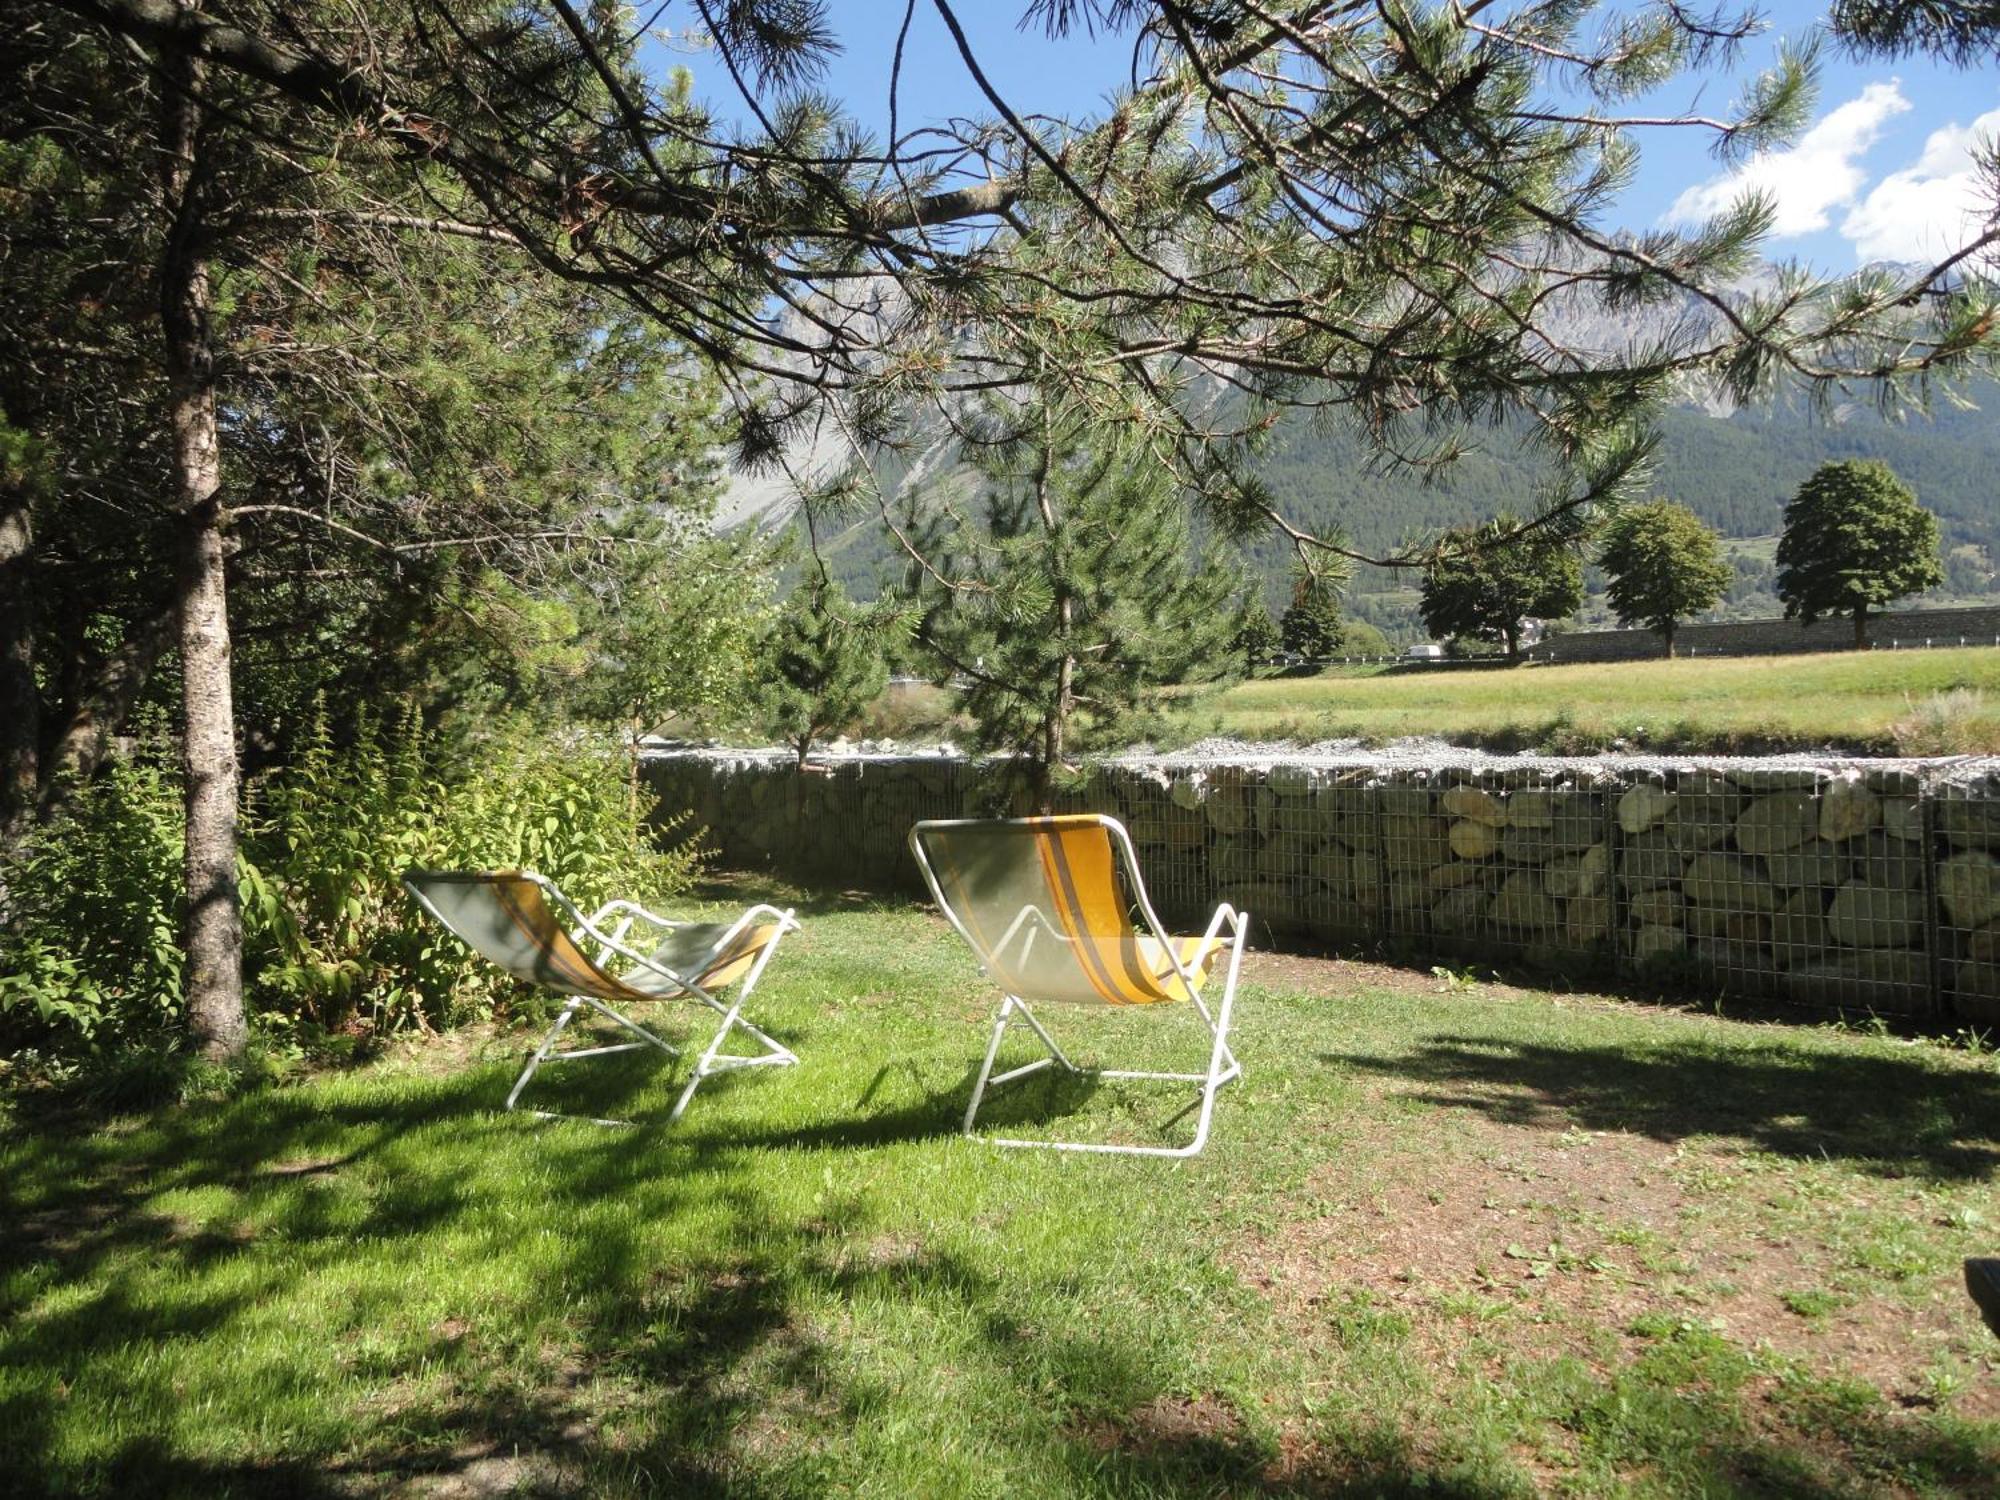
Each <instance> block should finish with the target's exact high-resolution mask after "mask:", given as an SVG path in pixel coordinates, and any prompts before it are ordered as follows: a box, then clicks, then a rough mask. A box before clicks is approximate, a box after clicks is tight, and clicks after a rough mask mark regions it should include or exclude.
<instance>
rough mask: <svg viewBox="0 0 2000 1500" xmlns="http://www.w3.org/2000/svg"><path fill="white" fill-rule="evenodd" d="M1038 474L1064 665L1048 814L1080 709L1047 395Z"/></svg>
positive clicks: (1045, 731) (1051, 733) (1043, 778)
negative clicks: (1053, 489)
mask: <svg viewBox="0 0 2000 1500" xmlns="http://www.w3.org/2000/svg"><path fill="white" fill-rule="evenodd" d="M1038 457H1039V463H1038V466H1037V468H1036V471H1035V504H1036V506H1037V508H1038V509H1039V510H1040V511H1041V515H1042V526H1043V528H1044V529H1045V530H1046V531H1047V532H1048V537H1049V553H1050V555H1051V557H1053V558H1055V559H1056V561H1057V564H1058V566H1057V574H1056V577H1057V582H1056V598H1055V603H1056V629H1057V631H1058V632H1060V634H1061V639H1062V646H1063V658H1062V665H1061V666H1060V667H1058V668H1057V669H1056V697H1055V704H1054V707H1053V708H1052V710H1051V711H1050V712H1049V713H1048V714H1047V715H1045V716H1044V717H1043V719H1042V764H1041V775H1040V778H1039V781H1040V785H1038V786H1037V787H1036V789H1035V790H1036V797H1037V800H1038V801H1039V802H1040V804H1041V806H1040V810H1041V811H1042V812H1044V813H1052V812H1054V811H1055V776H1056V767H1057V766H1059V765H1061V764H1062V758H1063V738H1064V732H1065V730H1066V729H1067V728H1068V725H1069V716H1070V714H1071V713H1072V712H1073V711H1074V710H1075V708H1076V657H1075V656H1074V655H1073V654H1072V653H1071V650H1070V645H1071V634H1072V632H1073V631H1074V629H1075V627H1076V601H1075V599H1074V598H1072V596H1071V594H1070V589H1069V584H1068V582H1067V581H1066V579H1067V572H1066V570H1065V569H1064V568H1063V567H1062V562H1063V558H1062V549H1061V546H1060V542H1061V527H1062V522H1061V519H1060V518H1059V517H1058V516H1057V515H1056V505H1055V497H1054V495H1052V494H1051V493H1050V491H1049V471H1050V469H1051V468H1052V467H1053V466H1054V464H1055V433H1054V430H1053V421H1052V417H1051V413H1050V411H1049V406H1048V397H1047V395H1046V394H1044V395H1043V397H1042V447H1041V452H1040V454H1039V455H1038Z"/></svg>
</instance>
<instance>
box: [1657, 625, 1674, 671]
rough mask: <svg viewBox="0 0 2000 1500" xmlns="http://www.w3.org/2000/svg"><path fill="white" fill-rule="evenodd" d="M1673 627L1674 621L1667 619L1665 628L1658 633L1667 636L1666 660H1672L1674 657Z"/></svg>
mask: <svg viewBox="0 0 2000 1500" xmlns="http://www.w3.org/2000/svg"><path fill="white" fill-rule="evenodd" d="M1674 629H1675V626H1674V623H1673V621H1671V620H1669V621H1668V622H1667V628H1666V629H1665V630H1662V631H1661V632H1660V634H1661V635H1663V636H1665V637H1666V638H1667V660H1668V661H1672V660H1673V659H1674Z"/></svg>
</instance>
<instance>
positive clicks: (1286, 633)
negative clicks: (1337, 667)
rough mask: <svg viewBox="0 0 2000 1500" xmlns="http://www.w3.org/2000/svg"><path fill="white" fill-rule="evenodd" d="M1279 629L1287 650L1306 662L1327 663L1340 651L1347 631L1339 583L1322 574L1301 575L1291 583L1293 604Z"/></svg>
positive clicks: (1287, 610) (1287, 607) (1286, 610)
mask: <svg viewBox="0 0 2000 1500" xmlns="http://www.w3.org/2000/svg"><path fill="white" fill-rule="evenodd" d="M1278 629H1279V631H1280V633H1281V634H1282V635H1283V637H1284V642H1285V649H1286V650H1287V651H1295V652H1297V653H1298V654H1299V655H1300V656H1303V657H1304V658H1305V659H1306V660H1307V661H1325V660H1326V659H1327V658H1328V657H1330V656H1333V655H1334V654H1335V653H1337V652H1338V651H1339V650H1340V642H1341V637H1342V636H1343V635H1344V634H1345V633H1346V628H1345V626H1344V624H1343V623H1342V621H1341V618H1340V593H1339V587H1338V584H1337V583H1336V582H1335V581H1334V580H1333V579H1331V578H1327V577H1324V576H1322V575H1319V574H1312V573H1301V574H1300V575H1299V576H1298V579H1297V580H1296V581H1295V582H1294V583H1293V584H1292V602H1291V603H1290V604H1288V605H1287V606H1286V607H1285V613H1284V616H1283V618H1281V619H1280V620H1279V622H1278Z"/></svg>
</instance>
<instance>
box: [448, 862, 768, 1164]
mask: <svg viewBox="0 0 2000 1500" xmlns="http://www.w3.org/2000/svg"><path fill="white" fill-rule="evenodd" d="M521 874H522V876H523V878H525V879H527V880H529V881H532V882H533V883H534V884H535V885H536V886H538V887H539V888H540V889H541V892H542V894H543V895H544V896H546V897H548V898H549V900H550V902H551V904H552V905H553V906H554V907H555V909H556V910H558V911H562V912H567V913H568V914H569V916H570V918H571V920H572V921H573V922H574V923H575V924H576V933H572V938H575V936H576V934H577V933H581V934H582V935H583V936H584V937H588V938H589V939H590V940H591V941H593V942H595V943H596V944H597V945H598V951H597V953H596V955H595V962H596V963H597V965H598V967H599V968H602V967H603V966H604V961H605V959H606V957H607V956H608V955H610V954H614V953H615V954H617V955H618V956H619V957H621V958H624V959H628V960H630V961H631V962H632V963H633V964H634V965H635V966H636V967H638V968H640V969H643V970H645V971H647V972H648V973H651V974H655V975H658V976H659V977H660V978H662V979H664V980H666V981H667V982H668V983H669V984H670V985H672V986H673V988H671V989H669V990H667V991H665V992H664V993H662V994H659V995H645V996H644V998H645V999H647V1000H656V999H657V1000H677V999H679V998H681V996H683V995H686V996H687V997H688V998H690V999H693V1000H697V1001H699V1002H700V1003H701V1004H703V1005H706V1006H707V1007H708V1008H709V1009H710V1010H712V1011H714V1012H716V1013H717V1014H718V1015H720V1016H721V1017H722V1024H721V1025H720V1026H719V1027H717V1028H716V1032H715V1035H714V1036H713V1037H712V1038H710V1039H709V1043H708V1045H707V1046H706V1047H705V1048H703V1049H702V1053H701V1056H700V1057H699V1058H698V1059H697V1060H696V1062H695V1066H694V1072H693V1074H692V1075H691V1076H690V1077H689V1078H688V1081H687V1085H686V1086H685V1087H684V1088H683V1089H682V1090H681V1092H680V1097H679V1098H678V1099H676V1100H675V1101H674V1107H673V1110H672V1112H671V1113H669V1114H668V1116H667V1123H668V1124H672V1123H674V1122H675V1121H676V1120H678V1119H680V1117H681V1115H682V1114H683V1113H685V1112H686V1110H687V1107H688V1101H690V1100H691V1099H693V1098H694V1092H695V1090H696V1089H698V1088H700V1087H701V1085H702V1083H703V1081H704V1080H706V1079H708V1078H712V1077H714V1076H715V1075H716V1074H717V1073H727V1072H732V1071H734V1070H736V1069H738V1068H787V1067H791V1066H792V1065H793V1064H795V1063H797V1062H798V1060H799V1059H798V1055H797V1054H796V1053H794V1052H793V1051H792V1050H791V1049H790V1048H789V1047H787V1046H785V1045H784V1043H782V1042H780V1041H778V1040H776V1039H775V1038H773V1037H771V1036H770V1035H768V1034H767V1033H766V1032H764V1031H763V1030H762V1029H760V1028H759V1027H757V1026H756V1025H754V1024H753V1023H752V1022H751V1021H750V1020H749V1019H748V1018H747V1017H746V1016H744V1014H743V1002H744V1001H746V1000H747V999H749V998H750V992H751V991H752V990H754V989H756V987H757V981H758V980H759V979H760V978H762V977H763V974H764V967H765V965H766V964H768V963H770V961H771V955H772V954H774V953H776V952H777V951H778V943H779V942H780V940H782V939H783V937H784V935H785V934H786V933H787V932H796V931H799V930H800V928H801V924H800V922H799V921H798V919H797V917H796V916H794V915H793V911H794V909H793V908H789V907H788V908H786V909H785V910H784V911H780V910H778V908H777V907H775V906H767V905H764V904H762V903H759V904H758V905H756V906H752V907H750V908H749V909H748V910H747V911H745V912H744V913H743V915H742V916H740V917H738V918H737V919H736V921H735V922H733V923H732V924H731V925H730V927H729V928H728V930H727V931H726V932H725V933H724V934H723V936H722V937H721V938H720V939H718V940H717V942H716V944H715V947H714V949H713V950H712V952H714V953H718V954H719V953H727V952H728V951H729V948H730V945H731V944H732V943H733V942H734V941H735V940H736V937H737V935H738V934H739V933H741V932H742V931H743V930H744V929H745V928H746V927H749V926H750V925H751V924H752V923H753V922H755V921H756V920H757V919H758V918H759V917H772V918H776V920H777V925H778V930H777V931H776V932H775V933H773V934H772V935H771V941H770V942H768V943H766V944H765V945H764V946H763V948H762V949H760V950H759V951H758V954H757V957H756V958H755V960H753V961H752V963H751V965H750V969H749V971H748V972H747V973H745V974H744V976H743V978H742V979H741V980H740V981H739V982H738V983H737V985H736V994H735V998H734V999H733V1000H731V1001H729V1002H727V1003H725V1002H724V1001H722V1000H720V999H718V998H717V997H716V996H714V995H712V994H710V993H709V992H708V991H707V990H706V989H704V988H703V987H702V986H701V985H699V984H697V983H696V982H695V981H694V980H693V979H691V978H688V977H687V976H685V975H682V974H677V973H675V972H674V971H673V970H672V969H670V968H668V967H667V966H666V965H665V964H662V963H660V962H658V961H657V960H655V959H653V958H651V957H649V956H648V955H646V954H644V953H640V952H638V951H636V950H635V949H632V948H629V947H627V946H626V945H625V942H624V938H625V935H626V934H627V932H629V931H630V930H631V928H632V926H633V924H634V923H635V922H643V923H645V924H647V925H649V926H651V927H654V928H657V929H658V930H660V931H662V932H670V931H672V930H673V929H674V928H677V927H686V926H690V925H692V924H690V923H687V922H676V921H674V920H673V919H671V918H668V917H663V916H660V915H659V914H657V913H656V912H651V911H648V910H647V909H646V908H645V907H643V906H641V905H639V903H638V902H636V901H607V902H606V903H605V904H604V905H603V906H600V907H599V908H598V909H597V910H596V911H595V912H593V913H591V915H589V916H587V917H586V916H585V915H584V914H583V912H582V911H581V910H579V909H578V907H577V905H576V903H575V902H573V901H571V900H570V899H569V897H567V896H565V895H564V894H563V893H562V892H561V891H560V890H559V889H557V888H556V886H555V884H554V882H552V881H551V880H549V879H548V877H547V876H544V875H539V874H536V873H535V872H534V871H533V870H524V871H522V872H521ZM412 894H414V895H415V896H416V898H417V900H418V901H419V902H421V903H422V904H423V906H424V907H425V909H426V910H430V909H431V908H430V903H429V902H428V901H426V900H425V899H424V897H423V894H422V892H420V891H417V890H415V888H414V887H412ZM432 915H433V916H437V915H438V914H437V913H436V912H435V911H432ZM612 916H618V917H619V921H618V925H617V926H616V927H614V928H613V929H612V930H611V931H610V932H608V933H607V932H605V931H604V930H603V928H602V925H601V924H602V923H604V922H605V921H606V920H607V919H608V918H610V917H612ZM439 920H440V921H443V918H442V917H439ZM450 925H451V924H450V923H445V926H446V928H447V929H449V928H450ZM578 946H579V947H581V946H582V944H581V943H580V942H579V943H578ZM626 972H627V973H629V972H630V971H629V970H627V971H626ZM610 977H611V978H612V979H614V980H616V979H618V978H619V976H618V975H615V974H614V975H611V976H610ZM558 993H560V991H558ZM586 1008H588V1009H590V1010H594V1011H596V1012H597V1013H598V1014H599V1015H601V1016H603V1017H604V1018H605V1019H606V1020H609V1021H612V1022H614V1023H615V1024H617V1025H619V1026H622V1027H623V1028H624V1029H625V1030H627V1031H629V1032H632V1033H633V1034H634V1035H635V1036H637V1037H639V1038H640V1040H638V1041H633V1042H615V1043H612V1044H610V1045H607V1046H600V1047H575V1048H572V1049H570V1050H569V1051H567V1052H558V1051H556V1050H555V1047H556V1043H557V1042H558V1041H559V1040H560V1039H561V1037H562V1034H563V1032H564V1031H565V1030H567V1029H568V1027H569V1024H570V1022H571V1021H573V1020H575V1019H576V1016H577V1014H578V1013H579V1012H580V1011H582V1010H584V1009H586ZM739 1027H740V1028H741V1029H742V1030H744V1031H747V1032H749V1033H750V1034H751V1035H752V1036H753V1037H755V1038H756V1039H757V1040H758V1041H759V1042H761V1043H763V1045H764V1049H765V1050H764V1051H763V1052H761V1053H759V1054H758V1055H756V1056H754V1057H744V1056H740V1055H736V1054H731V1053H725V1052H723V1051H722V1043H723V1041H724V1039H725V1038H727V1037H728V1035H729V1033H730V1031H731V1030H732V1029H735V1028H739ZM648 1046H651V1047H657V1048H659V1049H660V1051H662V1052H664V1053H666V1054H667V1056H669V1057H679V1056H681V1055H682V1049H681V1048H679V1047H676V1046H673V1045H672V1044H671V1043H669V1042H666V1041H663V1040H662V1039H661V1038H660V1037H658V1036H656V1035H655V1034H654V1033H653V1032H651V1031H650V1030H648V1029H647V1028H646V1027H644V1026H641V1025H640V1024H639V1023H638V1022H637V1021H634V1020H633V1019H632V1018H631V1017H629V1016H626V1015H623V1014H621V1013H620V1012H619V1011H617V1010H616V1009H614V1008H613V1007H612V1006H610V1005H609V1004H607V1003H606V1002H604V1001H602V1000H600V999H598V998H597V997H596V996H594V995H570V996H569V998H568V1000H567V1001H566V1003H565V1004H564V1005H563V1008H562V1011H561V1013H560V1014H559V1015H557V1017H556V1019H555V1024H554V1025H552V1026H551V1027H549V1030H548V1034H547V1035H546V1036H544V1037H543V1038H542V1041H541V1045H540V1046H538V1047H537V1048H536V1049H535V1051H534V1055H533V1056H531V1057H530V1058H529V1059H528V1062H527V1066H526V1067H524V1068H522V1069H521V1076H520V1077H518V1078H516V1079H515V1080H514V1086H513V1088H511V1089H509V1090H508V1091H507V1104H506V1107H507V1108H508V1109H509V1110H512V1109H513V1108H514V1105H515V1103H516V1101H518V1100H519V1099H520V1097H521V1091H522V1090H523V1089H525V1088H526V1087H527V1086H528V1080H529V1079H531V1078H533V1077H534V1076H535V1073H536V1071H537V1070H538V1069H540V1067H541V1066H542V1064H543V1063H545V1062H568V1061H572V1060H574V1059H576V1058H582V1057H603V1056H606V1055H607V1054H610V1053H613V1052H633V1051H637V1050H640V1049H642V1048H645V1047H648ZM528 1113H530V1114H532V1115H534V1116H536V1117H537V1118H538V1119H543V1120H571V1119H581V1120H587V1121H588V1122H589V1123H590V1124H593V1125H630V1124H632V1123H633V1122H632V1121H630V1120H609V1119H600V1118H597V1117H594V1116H589V1115H565V1114H558V1113H556V1112H554V1111H551V1110H545V1109H535V1110H530V1111H528Z"/></svg>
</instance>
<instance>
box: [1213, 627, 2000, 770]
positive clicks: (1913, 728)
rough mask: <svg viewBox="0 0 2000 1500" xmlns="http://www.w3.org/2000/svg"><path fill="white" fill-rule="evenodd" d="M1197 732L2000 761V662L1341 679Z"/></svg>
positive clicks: (1875, 661) (1280, 681)
mask: <svg viewBox="0 0 2000 1500" xmlns="http://www.w3.org/2000/svg"><path fill="white" fill-rule="evenodd" d="M1185 722H1186V725H1187V727H1188V729H1189V731H1190V732H1191V733H1196V734H1227V735H1234V736H1239V737H1242V738H1248V739H1260V740H1281V739H1291V740H1297V741H1301V742H1312V741H1317V740H1326V739H1342V738H1350V737H1352V738H1360V739H1364V740H1371V741H1384V740H1390V739H1397V738H1401V737H1404V736H1409V735H1437V736H1441V737H1443V738H1445V739H1448V740H1452V741H1455V742H1459V743H1465V744H1485V745H1490V746H1495V747H1498V748H1508V749H1511V748H1541V749H1549V750H1557V751H1573V752H1588V751H1594V750H1601V749H1604V748H1607V747H1609V746H1611V745H1613V744H1614V743H1616V742H1619V741H1623V742H1624V743H1625V744H1627V745H1629V746H1632V747H1635V748H1655V749H1661V750H1677V751H1705V752H1725V751H1742V752H1757V751H1764V750H1772V749H1782V748H1798V747H1814V746H1833V747H1838V748H1846V749H1853V750H1861V751H1868V752H1873V753H1895V752H1898V751H1903V752H1907V753H1918V754H1922V753H1933V752H1936V751H1938V750H1940V749H1942V750H1944V751H1945V752H1946V753H1954V754H1963V753H1975V752H2000V648H1994V647H1965V648H1963V649H1950V650H1937V651H1877V652H1867V653H1855V654H1848V653H1829V654H1825V655H1813V656H1780V657H1728V658H1692V659H1683V660H1679V661H1664V660H1660V661H1642V662H1619V663H1615V664H1604V665H1595V664H1591V665H1573V666H1536V667H1517V668H1493V669H1485V668H1477V667H1461V668H1447V669H1442V670H1431V671H1426V670H1407V669H1402V668H1397V667H1364V668H1349V669H1335V670H1333V671H1331V672H1328V673H1326V674H1323V675H1321V676H1318V677H1311V678H1266V679H1262V680H1257V681H1251V682H1245V683H1241V684H1239V685H1237V686H1236V687H1234V688H1231V689H1230V690H1229V691H1227V692H1225V693H1223V694H1221V695H1220V696H1219V697H1216V698H1212V699H1209V700H1206V701H1204V702H1202V703H1201V704H1200V705H1199V706H1198V707H1194V708H1190V709H1189V710H1188V711H1187V714H1186V719H1185Z"/></svg>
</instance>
